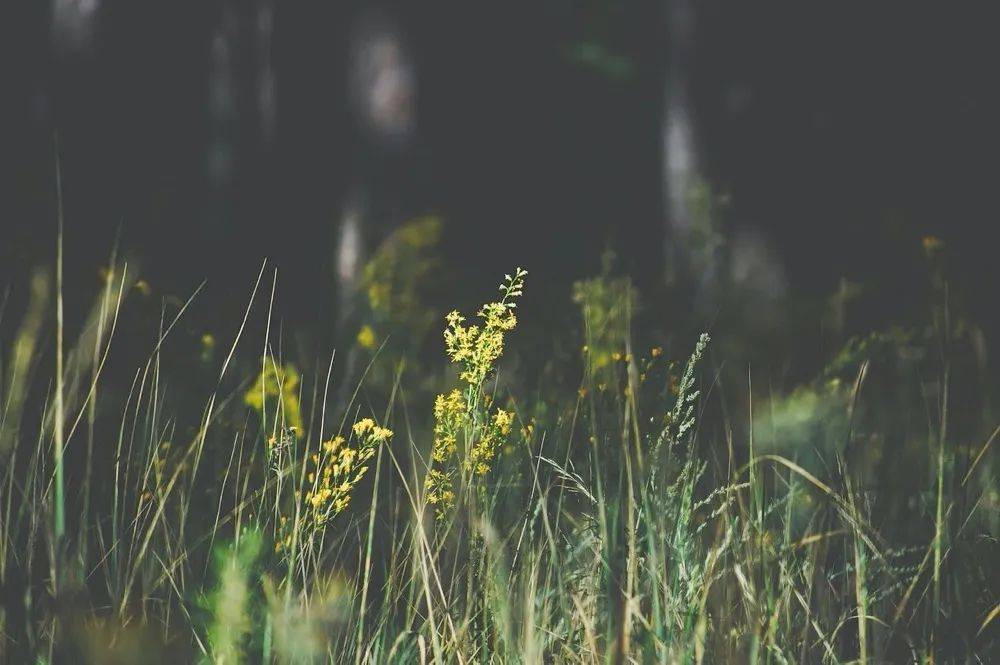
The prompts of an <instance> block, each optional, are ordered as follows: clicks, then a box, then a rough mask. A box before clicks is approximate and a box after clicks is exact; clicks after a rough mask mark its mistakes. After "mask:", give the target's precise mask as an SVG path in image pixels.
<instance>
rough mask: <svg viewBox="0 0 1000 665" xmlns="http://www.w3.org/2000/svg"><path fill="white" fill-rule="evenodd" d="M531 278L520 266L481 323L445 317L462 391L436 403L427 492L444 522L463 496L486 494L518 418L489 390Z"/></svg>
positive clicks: (448, 349) (446, 336)
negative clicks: (495, 463)
mask: <svg viewBox="0 0 1000 665" xmlns="http://www.w3.org/2000/svg"><path fill="white" fill-rule="evenodd" d="M527 274H528V272H527V271H526V270H522V269H521V268H518V269H517V270H515V271H514V274H513V275H505V276H504V281H503V283H502V284H500V294H501V298H500V300H499V301H497V302H491V303H487V304H485V305H483V306H482V308H480V310H479V312H478V313H477V316H478V317H479V319H480V321H481V323H479V324H478V325H469V326H466V325H464V324H465V322H466V319H465V317H463V316H462V315H461V314H460V313H459V312H457V311H455V312H451V313H450V314H448V315H447V316H446V317H445V321H446V322H447V326H446V327H445V330H444V343H445V351H446V353H447V354H448V358H449V359H450V360H451V362H453V363H455V364H457V365H459V367H460V372H459V379H460V381H461V382H462V387H460V388H455V389H454V390H452V391H451V392H449V393H445V394H441V395H438V396H437V399H436V400H435V401H434V447H433V450H432V452H431V461H432V464H431V470H430V472H429V473H428V475H427V480H426V482H425V492H426V498H427V502H428V503H429V504H431V505H433V506H434V507H435V511H436V513H437V516H438V518H439V519H443V518H445V517H447V515H449V514H450V511H451V509H452V508H453V506H454V505H455V500H456V498H457V497H458V496H459V495H462V494H463V493H467V492H468V491H470V490H472V489H475V491H477V492H480V493H481V492H483V491H484V489H485V485H484V483H485V477H486V476H487V475H488V474H489V472H490V469H491V468H492V463H493V460H494V458H495V457H496V455H497V452H498V450H499V449H500V446H501V445H502V444H503V442H504V440H505V439H506V438H507V436H508V435H509V434H510V430H511V427H512V425H513V422H514V415H513V414H512V413H511V412H509V411H505V410H503V409H499V408H496V407H495V406H494V405H493V399H492V395H491V394H489V393H488V392H487V391H486V389H485V386H486V382H487V379H488V378H489V377H490V376H491V374H492V373H493V372H494V370H495V368H496V363H497V361H498V360H499V359H500V356H502V355H503V350H504V338H505V336H506V334H507V333H508V332H510V331H511V330H513V329H514V328H515V327H516V326H517V317H516V316H515V314H514V310H515V309H516V308H517V302H516V301H517V298H518V297H520V296H521V294H522V289H523V287H524V278H525V276H526V275H527Z"/></svg>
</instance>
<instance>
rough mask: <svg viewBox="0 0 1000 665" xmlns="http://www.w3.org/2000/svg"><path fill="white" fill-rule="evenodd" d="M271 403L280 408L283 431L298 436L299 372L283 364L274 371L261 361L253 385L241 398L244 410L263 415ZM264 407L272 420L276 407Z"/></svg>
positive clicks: (269, 363)
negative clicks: (273, 402) (296, 433)
mask: <svg viewBox="0 0 1000 665" xmlns="http://www.w3.org/2000/svg"><path fill="white" fill-rule="evenodd" d="M272 399H274V400H275V402H276V404H278V405H280V407H281V411H280V414H279V416H280V417H281V419H282V421H283V423H284V425H285V428H286V429H288V430H290V431H292V432H302V409H301V407H300V405H299V371H298V369H296V367H295V365H293V364H291V363H285V364H284V365H283V366H281V367H278V366H277V365H275V363H274V361H273V360H272V359H271V358H265V359H264V366H263V369H262V371H261V373H260V375H258V376H257V380H256V381H255V382H254V385H253V386H252V387H251V388H250V389H249V390H247V391H246V393H245V394H244V395H243V401H244V402H245V403H246V404H247V406H249V407H251V408H253V409H255V410H256V411H258V412H260V413H261V414H263V413H264V407H265V405H266V402H269V401H270V400H272ZM267 406H268V413H267V415H268V417H274V413H273V411H274V410H275V409H276V408H277V406H270V405H267Z"/></svg>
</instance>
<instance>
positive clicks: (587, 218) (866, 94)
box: [0, 0, 1000, 323]
mask: <svg viewBox="0 0 1000 665" xmlns="http://www.w3.org/2000/svg"><path fill="white" fill-rule="evenodd" d="M987 7H988V4H987V3H982V4H977V5H974V6H973V5H969V6H952V7H950V8H949V10H948V12H944V11H943V10H942V9H935V8H934V7H932V6H924V5H922V4H919V3H881V2H880V3H846V4H845V3H834V4H822V5H821V4H813V3H791V2H783V3H766V4H759V3H754V4H749V3H729V2H719V1H704V2H697V3H693V4H692V5H691V8H692V10H693V21H692V23H691V44H692V48H691V49H690V50H689V52H687V53H686V54H685V62H683V63H680V66H682V67H683V69H684V71H685V75H686V76H687V77H688V78H689V81H690V86H689V87H690V97H691V106H692V108H693V109H694V113H695V118H696V128H697V137H698V149H699V153H700V154H699V158H700V168H701V171H702V174H703V176H704V178H705V179H706V181H707V182H708V183H709V184H710V185H711V188H712V192H713V194H714V195H716V196H718V197H720V199H722V200H725V201H726V205H725V207H724V216H725V219H724V223H723V227H724V229H725V232H727V233H733V232H734V230H738V229H739V228H741V227H742V226H751V227H753V228H755V229H761V230H762V233H763V234H764V235H765V236H766V238H767V239H768V242H769V243H770V244H771V245H772V246H774V247H775V248H776V254H777V256H778V257H779V258H780V261H781V262H782V264H783V269H784V270H785V271H786V273H787V279H788V283H789V285H790V287H791V289H792V290H793V291H795V292H798V293H803V294H807V295H810V296H813V295H825V294H828V293H830V292H831V291H833V290H835V289H836V285H837V284H838V282H839V280H841V279H842V278H846V279H849V280H851V281H857V282H863V283H867V284H871V285H874V288H876V289H877V290H878V291H879V292H880V293H882V294H883V295H885V296H886V298H884V299H883V300H882V302H883V305H880V306H879V307H878V308H873V316H876V318H877V317H879V316H883V315H884V316H885V318H886V320H889V319H891V318H892V317H893V316H895V315H896V314H897V313H898V312H893V311H891V310H892V309H893V308H896V309H899V308H903V307H906V306H907V304H906V298H905V293H906V291H907V287H908V285H909V284H910V283H912V280H913V279H914V278H915V274H916V272H917V271H919V270H920V266H919V265H918V258H919V247H920V238H921V237H923V236H927V235H933V236H936V237H940V238H942V239H943V240H944V242H945V243H947V246H948V248H949V251H950V253H951V256H953V257H959V259H960V260H958V261H956V264H957V267H958V270H956V273H955V277H954V278H955V279H956V280H958V281H959V282H961V283H962V284H963V285H964V287H966V288H967V289H968V290H970V292H972V293H974V294H982V296H983V297H979V296H978V295H973V296H972V297H970V298H969V300H970V302H971V303H973V305H974V306H976V307H979V308H980V309H981V310H982V311H981V316H980V317H979V318H980V319H985V318H988V316H989V313H990V312H991V311H992V309H993V299H992V298H991V297H990V296H991V294H992V289H993V285H994V284H995V281H996V280H995V271H994V270H993V256H994V252H995V249H994V245H993V243H992V242H991V241H988V240H987V239H988V238H992V236H993V235H994V234H993V227H994V226H995V225H996V222H997V213H998V211H1000V206H998V204H997V199H996V182H997V176H998V170H1000V169H998V167H997V158H996V156H997V154H998V147H1000V144H998V132H997V128H996V125H997V118H998V117H1000V114H998V111H1000V105H998V102H997V99H998V98H1000V97H998V96H997V95H995V88H996V81H997V65H996V63H998V62H1000V53H998V51H1000V47H998V41H997V39H996V37H995V34H994V32H995V26H996V22H995V21H994V20H992V19H993V16H992V14H991V13H989V12H988V10H987ZM3 13H4V14H5V17H4V19H3V21H2V23H3V24H4V28H3V30H4V33H5V36H4V39H3V44H4V46H3V49H4V56H3V60H4V64H3V71H4V72H5V73H4V77H3V82H2V91H0V94H2V99H3V103H2V107H3V114H4V117H3V118H2V123H0V131H2V136H3V139H2V148H0V153H2V157H0V169H2V170H0V188H2V189H0V191H2V196H0V206H2V209H0V226H2V228H3V240H2V241H0V262H2V267H0V270H2V275H3V283H4V284H9V283H11V282H17V281H19V280H20V281H23V276H24V275H25V274H26V272H25V271H26V269H27V268H28V267H30V266H32V265H35V264H38V263H40V262H43V261H45V260H50V257H51V255H52V251H53V246H54V237H55V228H56V222H55V217H56V200H55V160H54V154H55V149H54V143H55V140H54V139H55V137H56V136H58V152H59V155H60V160H61V168H62V177H63V189H64V207H65V219H66V245H67V247H69V248H71V250H70V251H69V252H68V254H67V257H66V259H67V262H68V263H67V266H68V274H69V275H70V276H71V278H72V277H74V276H75V277H76V278H77V279H75V280H72V282H73V283H78V284H81V285H84V286H86V287H87V289H88V293H89V292H90V290H91V289H92V287H93V285H94V284H96V283H97V278H96V270H97V266H98V265H99V264H100V263H101V262H102V261H103V260H104V259H105V257H106V256H107V254H108V252H109V250H110V248H111V247H112V246H113V245H114V243H115V238H116V234H118V233H119V230H120V243H121V246H122V247H123V250H124V251H126V252H127V253H129V254H130V255H131V256H132V257H133V260H135V261H137V262H138V263H139V264H140V265H141V270H142V273H143V275H144V276H145V277H146V278H147V279H148V281H149V282H150V283H151V284H153V285H154V286H155V287H156V288H158V289H159V290H161V291H162V292H164V293H172V292H176V293H178V294H182V293H183V294H186V293H189V292H190V291H191V289H193V288H194V286H196V285H197V284H198V283H199V282H200V281H201V280H202V279H203V278H208V280H209V284H210V285H212V286H213V288H214V289H215V292H216V293H220V294H222V295H223V298H221V300H222V301H223V302H225V301H226V299H227V298H226V296H227V294H230V293H231V292H232V291H231V290H232V289H234V288H238V289H239V292H241V293H242V292H243V291H244V290H246V288H247V284H248V282H250V281H251V280H252V278H253V276H254V275H255V274H256V271H257V269H258V267H259V265H260V261H261V259H262V258H263V257H265V256H267V257H269V258H270V259H271V260H272V261H274V262H275V263H276V264H277V265H279V266H280V269H281V272H282V278H281V281H282V290H283V300H284V302H285V304H286V306H288V307H290V308H291V310H292V311H297V312H298V313H299V314H300V315H301V316H303V317H310V316H312V314H313V311H314V310H315V308H316V301H317V298H316V295H317V293H325V292H327V291H328V290H329V289H330V288H331V281H332V279H333V278H332V275H331V270H330V256H331V255H332V253H333V251H334V250H333V248H334V246H335V242H336V239H335V237H334V236H335V234H336V228H337V221H338V220H339V218H340V217H341V215H342V214H343V210H344V206H345V202H346V201H347V200H348V199H349V198H350V196H351V191H352V188H353V187H355V186H356V184H357V183H358V182H364V183H367V190H366V191H367V192H369V193H368V196H369V197H370V198H373V199H376V200H378V201H379V202H380V205H383V206H386V207H387V208H388V209H391V215H390V217H392V218H394V219H404V218H408V217H412V216H416V215H419V214H425V213H433V214H438V215H440V216H441V217H442V218H443V219H445V220H446V223H447V233H446V237H447V241H448V242H447V243H446V248H447V252H448V259H449V263H450V265H452V266H453V267H454V269H455V270H456V271H457V272H458V274H460V275H462V276H463V277H464V278H465V279H466V280H472V282H473V283H475V284H476V286H477V288H478V286H479V283H480V282H479V281H478V280H480V276H481V275H482V276H483V277H482V283H491V282H492V281H493V280H494V274H495V273H497V272H498V271H502V270H503V269H505V268H506V267H507V266H509V265H511V264H513V263H522V264H525V265H526V266H528V267H530V268H531V269H532V271H533V273H534V274H535V275H540V276H543V277H544V279H543V280H540V281H543V282H546V283H548V282H552V281H554V283H558V284H568V283H569V282H570V281H572V280H573V279H576V278H579V277H581V276H585V275H589V274H594V273H595V272H597V271H598V270H599V266H600V256H601V253H602V252H603V250H604V249H605V248H606V247H608V246H609V245H610V246H613V247H615V248H616V249H617V250H618V252H619V256H620V257H621V260H622V261H623V263H624V264H625V265H624V267H625V269H628V270H629V271H631V272H633V273H634V274H636V275H638V276H639V278H640V280H644V281H645V282H647V283H655V282H656V280H657V279H658V276H659V275H661V274H662V272H663V268H664V261H665V259H664V256H663V237H664V236H665V235H666V234H668V233H669V229H668V225H667V223H666V218H667V212H666V211H665V209H664V208H665V205H664V196H663V191H662V190H663V182H664V178H663V175H662V173H663V161H664V153H663V142H662V132H663V118H664V100H665V90H666V89H667V88H668V86H667V74H668V71H669V67H670V66H671V65H672V64H673V65H677V63H671V57H672V56H671V54H672V53H673V51H672V50H671V44H670V34H671V33H670V21H671V14H670V12H669V3H654V2H649V3H639V2H636V3H629V2H612V1H609V0H600V1H596V0H595V1H591V2H562V1H555V0H543V1H533V2H516V1H515V2H504V3H468V2H451V1H441V2H428V3H406V2H399V3H379V4H377V5H376V4H374V3H361V2H299V3H274V5H273V6H272V5H271V4H270V3H264V2H251V1H249V0H248V1H246V2H224V1H202V0H197V1H195V0H184V1H175V2H153V1H149V0H141V1H135V0H103V1H100V2H99V1H98V0H90V1H89V2H64V1H62V0H60V1H58V2H55V3H42V2H26V1H20V0H14V1H12V2H8V3H5V9H4V10H3ZM373 16H374V17H377V20H381V21H383V22H384V23H385V24H387V25H391V26H393V30H394V31H395V34H397V35H398V36H400V37H401V39H402V41H403V42H404V43H405V45H406V49H407V54H408V57H409V58H411V59H412V63H413V67H414V68H415V71H416V73H417V81H418V83H417V85H416V91H417V94H416V98H415V115H416V123H415V126H416V129H415V130H414V131H413V132H412V136H411V137H410V138H409V139H408V140H407V141H406V142H405V145H404V144H400V145H382V144H379V143H378V142H377V141H373V140H372V138H371V137H370V136H369V135H368V133H366V131H365V128H364V127H363V126H362V124H363V123H361V122H359V120H358V118H357V114H355V113H352V110H351V100H350V96H349V94H348V90H349V88H350V84H351V82H350V76H351V73H350V70H351V53H352V51H351V44H352V39H353V38H354V37H352V35H355V34H356V31H357V29H358V25H359V24H361V23H363V22H364V21H366V20H371V17H373ZM220 49H221V51H220ZM220 86H221V87H222V89H220ZM262 95H263V97H262ZM178 266H182V267H183V270H178ZM91 278H92V279H93V282H90V281H89V280H91ZM235 300H237V301H238V300H239V299H235ZM239 306H240V305H239V304H236V303H235V302H234V308H235V309H238V308H239ZM883 306H885V307H887V308H888V309H886V310H883V309H881V308H882V307H883ZM875 323H877V321H876V322H875Z"/></svg>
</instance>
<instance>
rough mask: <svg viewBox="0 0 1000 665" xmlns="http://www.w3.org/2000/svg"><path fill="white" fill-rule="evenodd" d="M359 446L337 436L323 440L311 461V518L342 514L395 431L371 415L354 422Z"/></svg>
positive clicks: (320, 520) (308, 497)
mask: <svg viewBox="0 0 1000 665" xmlns="http://www.w3.org/2000/svg"><path fill="white" fill-rule="evenodd" d="M354 435H355V437H357V439H358V443H357V447H355V448H352V447H350V446H348V445H345V441H344V437H342V436H337V437H334V438H333V439H330V440H329V441H325V442H323V445H322V446H321V451H320V452H318V453H313V455H312V456H311V457H310V458H309V462H310V463H311V465H312V466H313V467H314V469H313V470H312V471H310V473H309V475H308V476H307V480H308V481H309V483H310V484H311V486H312V489H311V490H310V491H309V492H308V493H307V494H306V504H307V506H308V510H309V513H310V516H311V519H312V521H313V522H314V523H316V524H322V523H324V522H326V521H327V520H329V519H331V518H333V517H334V516H336V515H338V514H340V513H341V512H343V511H344V509H346V508H347V506H348V505H349V504H350V502H351V490H353V489H354V487H355V486H356V485H357V484H358V483H359V482H361V479H362V478H364V476H365V473H367V471H368V466H367V462H368V460H370V459H371V458H372V456H373V455H374V454H375V450H376V449H377V448H378V445H379V444H380V443H383V442H385V441H388V440H389V439H390V438H392V430H389V429H387V428H385V427H379V426H378V425H376V424H375V421H373V420H372V419H371V418H365V419H364V420H359V421H358V422H357V423H355V424H354Z"/></svg>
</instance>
